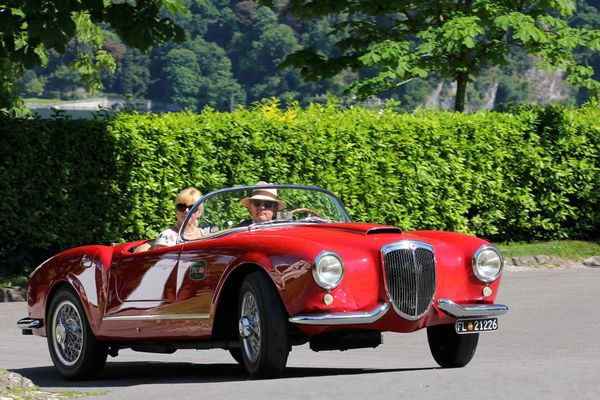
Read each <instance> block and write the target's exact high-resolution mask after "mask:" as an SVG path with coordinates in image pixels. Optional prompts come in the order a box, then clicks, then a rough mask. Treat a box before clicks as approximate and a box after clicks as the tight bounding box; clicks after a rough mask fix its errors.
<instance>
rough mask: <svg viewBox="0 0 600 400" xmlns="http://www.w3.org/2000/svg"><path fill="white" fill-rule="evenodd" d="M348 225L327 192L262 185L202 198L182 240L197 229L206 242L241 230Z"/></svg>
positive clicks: (337, 205)
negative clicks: (340, 223) (303, 225)
mask: <svg viewBox="0 0 600 400" xmlns="http://www.w3.org/2000/svg"><path fill="white" fill-rule="evenodd" d="M330 222H349V218H348V214H347V213H346V211H345V210H344V207H343V206H342V204H341V203H340V201H339V200H338V199H337V198H336V197H335V196H334V195H333V194H331V193H330V192H328V191H327V190H324V189H320V188H315V187H307V186H293V185H260V186H243V187H239V188H231V189H222V190H217V191H215V192H212V193H209V194H207V195H205V196H203V197H202V198H201V199H200V201H199V202H198V203H196V205H195V206H194V208H193V209H192V211H191V212H190V215H189V216H188V217H187V218H186V221H185V223H184V225H183V229H182V230H181V232H180V234H181V239H182V240H183V241H187V240H190V239H189V238H186V232H191V231H194V229H190V228H192V227H194V226H195V225H197V227H198V228H200V230H201V231H202V233H203V235H202V237H203V238H206V237H214V236H216V235H222V234H225V233H228V232H234V231H236V230H241V229H249V228H248V227H250V229H262V228H267V227H270V226H276V225H279V224H314V223H330Z"/></svg>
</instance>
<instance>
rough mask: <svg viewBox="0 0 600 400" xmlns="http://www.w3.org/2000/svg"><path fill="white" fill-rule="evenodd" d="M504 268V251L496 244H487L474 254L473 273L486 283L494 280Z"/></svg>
mask: <svg viewBox="0 0 600 400" xmlns="http://www.w3.org/2000/svg"><path fill="white" fill-rule="evenodd" d="M503 268H504V258H503V257H502V253H500V250H498V248H496V247H495V246H492V245H489V244H486V245H483V246H481V247H479V248H478V249H477V251H475V253H474V254H473V273H474V274H475V277H477V279H479V280H480V281H481V282H484V283H491V282H494V281H495V280H496V279H498V277H499V276H500V274H501V273H502V269H503Z"/></svg>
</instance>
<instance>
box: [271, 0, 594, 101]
mask: <svg viewBox="0 0 600 400" xmlns="http://www.w3.org/2000/svg"><path fill="white" fill-rule="evenodd" d="M259 1H260V2H261V3H263V4H267V5H270V6H274V2H273V0H259ZM277 5H279V3H277ZM285 10H286V12H287V13H289V14H291V15H294V16H296V17H297V18H300V19H303V20H310V19H313V18H319V17H323V16H326V15H331V14H342V15H345V16H347V18H346V20H344V21H342V22H339V23H338V24H336V25H334V26H333V27H332V30H331V32H332V33H333V34H337V35H341V39H340V40H338V41H337V48H336V50H337V52H334V53H330V54H324V53H323V52H321V51H320V50H319V49H318V48H304V49H302V50H299V51H297V52H295V53H294V54H292V55H290V56H289V57H287V59H286V62H285V63H284V65H286V66H294V67H297V68H299V69H300V70H301V71H302V74H303V76H304V77H306V78H309V79H311V78H312V79H322V78H323V77H329V76H333V75H335V74H337V73H339V72H340V71H343V70H344V69H351V70H355V71H361V72H362V75H361V76H360V78H361V79H359V80H357V81H355V82H354V83H353V85H352V87H353V89H355V90H356V92H357V93H358V94H359V95H361V96H362V97H367V96H370V95H374V94H377V93H381V92H384V91H386V90H390V89H393V88H396V87H398V86H399V85H402V84H403V83H406V82H408V81H410V80H412V79H414V78H425V77H427V76H429V75H430V74H431V73H434V72H435V73H436V74H438V75H439V77H441V78H442V79H451V80H453V81H455V82H456V85H457V93H456V103H455V110H457V111H463V110H464V104H465V94H466V86H467V83H468V82H469V81H472V79H473V78H474V77H476V76H477V75H478V74H480V73H481V72H482V71H484V70H485V69H486V68H488V67H489V66H491V65H503V64H504V63H505V62H506V59H507V56H508V55H509V54H510V51H511V49H512V48H514V47H522V48H524V49H526V51H527V52H529V53H530V54H533V55H535V56H537V57H539V62H538V67H539V68H543V69H546V70H556V69H561V70H563V71H565V72H566V74H567V79H568V81H569V82H571V83H572V84H574V85H580V86H585V87H587V88H588V89H593V90H597V89H598V88H599V87H600V83H598V82H597V81H595V80H594V79H593V73H594V71H593V69H592V68H591V67H590V66H588V65H585V64H583V63H581V62H579V61H578V60H577V59H576V58H575V56H574V55H573V52H574V50H576V49H578V48H581V47H586V48H588V49H590V50H592V51H594V52H598V51H600V32H598V31H597V30H594V29H587V28H574V27H570V26H569V25H568V24H567V20H566V18H567V17H569V16H571V15H572V14H573V12H574V11H575V10H576V3H575V1H572V0H543V1H540V0H520V1H513V0H499V1H493V2H490V1H487V0H427V1H413V0H400V1H393V2H382V1H379V0H309V1H306V0H289V1H288V2H287V5H286V7H285Z"/></svg>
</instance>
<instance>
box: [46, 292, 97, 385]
mask: <svg viewBox="0 0 600 400" xmlns="http://www.w3.org/2000/svg"><path fill="white" fill-rule="evenodd" d="M47 321H48V324H47V327H46V336H47V340H48V348H49V350H50V356H51V357H52V362H53V363H54V365H55V366H56V369H58V372H59V373H60V374H61V375H62V376H64V377H65V378H67V379H73V380H78V379H90V378H94V377H96V376H97V375H98V374H100V372H101V371H102V369H103V368H104V364H105V363H106V356H107V354H108V350H107V346H106V345H105V344H103V343H101V342H99V341H97V340H96V338H95V337H94V334H93V332H92V330H91V328H90V325H89V323H88V320H87V316H86V314H85V311H84V310H83V307H82V306H81V300H79V297H78V296H77V294H76V293H75V292H74V291H73V290H71V289H67V288H63V289H60V290H58V291H57V292H56V295H55V296H54V297H53V298H52V300H51V302H50V307H49V308H48V317H47Z"/></svg>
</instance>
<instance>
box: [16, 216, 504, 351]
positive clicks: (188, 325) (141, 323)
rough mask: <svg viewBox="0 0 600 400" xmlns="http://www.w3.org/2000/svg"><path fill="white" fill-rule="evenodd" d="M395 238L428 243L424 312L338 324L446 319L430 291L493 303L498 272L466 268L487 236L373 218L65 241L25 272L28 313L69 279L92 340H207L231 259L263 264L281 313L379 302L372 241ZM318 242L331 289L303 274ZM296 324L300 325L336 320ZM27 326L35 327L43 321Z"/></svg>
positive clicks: (42, 312)
mask: <svg viewBox="0 0 600 400" xmlns="http://www.w3.org/2000/svg"><path fill="white" fill-rule="evenodd" d="M404 240H410V241H420V242H425V243H428V244H429V245H431V246H432V247H433V249H434V254H435V263H436V266H435V268H436V280H437V284H436V287H437V289H436V292H435V298H434V300H433V306H432V307H431V309H430V311H429V312H428V313H427V314H426V315H425V316H424V317H423V318H420V319H418V320H416V321H411V320H407V319H404V318H402V317H401V316H400V315H398V314H397V313H395V312H393V311H392V310H390V312H387V313H386V315H384V316H383V317H382V318H380V319H379V320H377V321H376V322H374V323H372V324H368V325H365V324H361V325H355V326H352V325H350V326H349V325H344V326H343V329H353V328H358V329H369V330H378V331H392V332H412V331H415V330H417V329H421V328H423V327H425V326H431V325H437V324H448V323H452V322H453V321H454V320H455V319H454V318H452V317H450V316H448V315H447V314H446V313H444V312H442V311H440V310H439V309H438V308H437V307H438V306H437V300H438V299H442V298H443V299H451V300H452V301H454V302H456V303H458V304H493V303H494V300H495V297H496V294H497V291H498V285H499V282H500V279H497V280H495V281H494V282H492V283H490V284H485V283H482V282H481V281H479V280H478V279H477V278H476V277H475V275H474V273H473V271H472V267H471V263H472V261H471V259H472V257H473V254H474V252H475V251H476V250H477V249H478V248H479V247H481V246H482V245H485V244H487V242H485V241H484V240H481V239H478V238H475V237H472V236H467V235H463V234H457V233H449V232H436V231H412V232H403V233H401V232H400V231H399V230H398V229H396V228H393V227H386V226H382V225H376V224H361V223H323V224H312V225H293V226H284V225H282V226H271V227H268V228H256V229H251V228H248V229H243V230H238V231H234V232H230V233H228V234H225V235H222V236H215V237H212V238H206V239H203V240H199V241H195V242H187V243H184V244H179V245H176V246H172V247H167V248H161V249H155V250H150V251H146V252H140V253H134V252H132V251H131V250H132V249H133V248H135V247H136V246H138V245H140V244H142V243H143V242H144V241H138V242H133V243H125V244H120V245H117V246H97V245H94V246H84V247H79V248H75V249H71V250H67V251H65V252H63V253H60V254H58V255H56V256H55V257H53V258H51V259H49V260H47V261H46V262H45V263H43V264H42V265H41V266H40V267H38V268H37V269H36V270H35V271H34V272H33V273H32V274H31V277H30V289H29V295H28V305H29V317H30V318H33V319H39V320H42V321H43V320H44V319H45V318H46V314H47V307H48V301H49V299H50V298H51V296H52V293H53V292H54V291H55V290H56V289H57V288H58V287H59V286H60V285H69V286H71V287H72V288H73V289H74V290H75V291H76V292H77V293H78V295H79V297H80V299H81V301H82V304H83V306H84V309H85V312H86V315H87V317H88V320H89V323H90V326H91V329H92V331H93V333H94V335H95V336H96V337H97V338H98V339H99V340H105V341H121V340H128V341H132V340H133V341H135V340H148V339H165V340H192V339H194V340H198V339H208V338H211V337H212V335H213V328H214V323H215V317H216V313H217V309H218V307H219V304H220V303H221V302H223V301H224V299H223V296H226V294H225V293H226V292H225V291H224V287H225V285H226V284H227V282H229V280H230V277H232V276H234V275H235V274H236V271H238V270H239V269H240V268H260V269H262V270H263V271H265V273H266V274H268V276H269V277H270V278H271V280H272V282H273V285H274V286H275V287H276V289H277V292H278V293H279V295H280V297H281V300H282V303H283V305H284V307H285V310H286V311H287V314H288V316H290V317H293V316H296V315H300V314H318V313H345V312H353V311H357V310H370V309H374V308H375V307H377V306H378V305H380V304H383V303H388V302H389V298H388V295H387V293H386V288H385V285H384V272H383V269H382V267H381V265H382V260H381V257H382V255H381V248H382V247H383V246H384V245H386V244H389V243H395V242H399V241H404ZM327 250H329V251H335V252H336V253H337V254H339V255H340V256H341V258H342V260H343V262H344V265H345V273H344V278H343V280H342V282H341V283H340V285H339V286H338V287H336V288H335V289H332V290H325V289H322V288H321V287H319V286H318V285H317V284H316V283H315V281H314V279H313V277H312V273H311V267H312V264H313V261H314V260H315V257H316V256H317V255H318V254H319V253H321V252H322V251H327ZM486 286H489V287H490V288H491V290H492V294H491V295H489V296H484V295H483V292H482V291H483V289H484V287H486ZM326 294H330V295H331V296H332V297H333V299H332V302H331V303H330V304H326V302H325V301H324V296H325V295H326ZM233 303H234V304H237V300H235V301H233ZM146 318H147V319H146ZM297 328H298V329H299V330H300V331H302V332H305V333H308V334H316V333H322V332H326V331H330V330H337V329H342V327H340V326H335V325H325V326H323V325H319V326H315V325H298V326H297ZM33 333H34V334H37V335H40V336H45V335H46V331H45V327H44V326H43V325H42V326H41V327H40V328H36V329H33Z"/></svg>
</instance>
